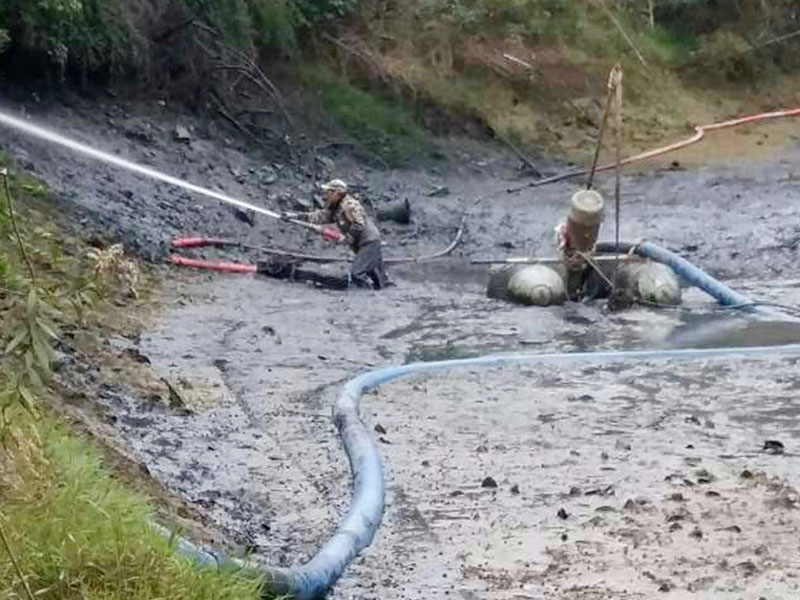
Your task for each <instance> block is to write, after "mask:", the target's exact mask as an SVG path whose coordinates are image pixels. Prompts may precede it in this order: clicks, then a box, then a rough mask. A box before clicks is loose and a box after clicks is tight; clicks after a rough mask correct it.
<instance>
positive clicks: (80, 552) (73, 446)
mask: <svg viewBox="0 0 800 600" xmlns="http://www.w3.org/2000/svg"><path fill="white" fill-rule="evenodd" d="M15 417H16V418H15V420H16V423H17V426H16V430H17V431H18V432H19V433H18V434H16V435H14V436H12V437H8V438H7V439H6V441H5V444H4V445H3V447H2V449H0V455H2V459H3V460H2V462H3V468H2V471H0V476H1V477H3V479H4V480H3V481H0V484H2V487H0V506H2V509H1V510H2V515H3V517H2V525H3V528H4V530H5V533H6V536H7V537H8V540H9V543H10V546H11V548H12V550H13V552H14V553H15V557H16V560H17V562H18V563H19V565H20V568H21V569H22V572H23V573H24V575H25V577H26V579H27V582H28V585H29V586H30V588H31V591H32V592H33V594H34V595H35V597H37V598H39V597H40V598H48V599H59V600H61V599H64V600H66V599H75V600H78V599H81V600H101V599H102V600H117V599H118V600H152V599H153V598H175V599H178V598H181V599H186V600H189V599H191V600H206V599H207V600H212V599H213V600H228V599H230V600H246V599H248V598H252V599H254V600H255V599H256V598H258V597H259V596H258V582H257V581H248V580H245V579H242V578H240V577H237V576H235V575H233V574H225V573H219V572H217V571H215V570H209V569H199V568H197V567H196V566H194V565H192V564H191V563H190V562H189V561H187V560H186V559H183V558H181V557H178V556H177V555H176V554H175V552H174V551H173V548H172V547H171V545H170V542H169V540H166V539H164V538H162V537H161V536H159V535H158V534H157V533H155V532H153V530H152V529H151V528H150V527H149V525H148V523H149V522H150V521H151V520H152V519H153V517H154V515H153V511H152V509H151V508H150V506H149V505H148V503H147V501H146V500H145V499H144V498H143V497H141V496H138V495H135V494H133V493H131V492H129V491H127V490H125V489H123V488H122V486H121V485H120V484H119V483H117V482H116V481H115V480H114V479H113V478H112V477H111V476H110V474H109V473H107V472H106V471H105V470H104V469H103V467H102V465H101V461H100V458H99V456H98V454H97V453H96V452H95V450H94V449H93V448H92V447H91V446H90V445H89V444H87V443H86V442H83V441H80V440H78V439H76V438H75V437H73V436H72V435H70V434H69V433H68V432H67V431H66V430H65V429H64V428H63V427H61V426H59V425H58V424H57V423H56V422H55V420H54V419H52V418H50V417H45V418H42V419H40V420H38V421H37V422H36V423H35V424H34V423H33V421H32V419H31V418H30V416H29V415H27V414H25V413H17V415H15ZM12 474H13V475H12ZM0 554H6V552H5V550H4V549H0ZM0 581H2V582H4V583H3V585H2V588H3V591H2V592H0V598H3V599H6V598H8V599H10V598H25V597H26V595H25V590H24V588H23V586H22V583H21V581H20V580H19V577H18V576H17V574H16V572H15V570H14V567H13V565H12V564H11V561H10V560H8V556H4V559H3V560H0Z"/></svg>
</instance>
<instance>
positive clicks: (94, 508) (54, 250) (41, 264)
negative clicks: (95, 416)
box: [0, 157, 259, 600]
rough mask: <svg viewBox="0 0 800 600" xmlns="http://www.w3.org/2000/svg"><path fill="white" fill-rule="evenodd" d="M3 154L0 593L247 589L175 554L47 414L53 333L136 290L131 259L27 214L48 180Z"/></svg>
mask: <svg viewBox="0 0 800 600" xmlns="http://www.w3.org/2000/svg"><path fill="white" fill-rule="evenodd" d="M3 162H4V160H3V157H0V323H1V325H0V344H1V345H0V348H2V353H0V598H3V599H6V598H8V599H11V598H17V599H18V598H25V599H26V600H29V599H30V600H33V598H51V599H53V600H68V599H69V600H71V599H77V598H82V599H86V600H100V599H101V598H102V599H103V600H115V599H119V600H123V599H124V600H149V599H151V598H192V599H195V598H196V599H207V600H212V599H213V600H247V599H248V598H250V599H253V600H255V599H256V598H258V597H259V594H258V582H257V581H253V580H248V579H245V578H243V577H240V576H237V575H234V574H230V573H228V574H223V573H218V572H216V571H214V570H203V569H198V568H197V567H195V566H194V565H192V564H191V563H190V562H189V561H188V560H187V559H184V558H181V557H180V556H178V555H177V554H176V553H175V551H174V549H173V545H172V543H171V542H170V540H167V539H165V538H163V537H162V536H160V535H158V534H157V533H156V532H155V531H153V529H152V528H151V527H150V525H149V523H150V522H151V520H152V519H153V518H154V512H153V510H152V508H151V507H150V506H149V505H148V503H147V502H146V500H145V499H144V498H142V497H141V496H139V495H137V494H134V493H132V492H130V491H128V490H126V489H124V488H123V486H122V485H121V484H120V483H119V482H118V481H116V480H114V479H113V478H112V476H111V475H110V474H109V473H108V472H107V471H106V470H105V469H104V468H103V466H102V465H101V462H100V458H99V455H98V453H97V452H96V451H95V450H94V449H93V448H92V447H91V446H90V445H89V444H88V443H87V442H83V441H80V440H78V439H77V438H76V437H74V436H73V435H72V434H70V433H69V432H68V431H67V430H66V429H65V428H64V427H63V426H60V425H57V424H56V423H57V420H56V419H55V417H54V416H53V413H52V411H51V410H49V409H48V404H49V402H48V400H49V399H50V398H51V397H53V395H54V394H55V393H56V392H55V391H54V389H53V386H52V382H51V379H52V373H51V367H52V363H53V361H54V358H55V355H56V350H55V349H56V348H57V347H59V344H60V339H61V337H62V335H67V334H69V335H70V338H71V339H73V340H74V339H75V334H76V333H77V332H79V331H81V330H84V329H86V328H87V327H95V326H96V324H97V321H98V319H99V318H100V316H101V315H102V314H104V312H106V311H108V310H109V309H107V308H106V307H107V305H108V301H110V300H113V301H114V303H115V304H118V303H125V304H131V303H135V302H137V296H138V293H139V292H138V287H139V283H140V282H139V279H140V277H139V271H138V268H137V267H136V264H135V263H133V262H132V261H129V260H128V259H126V258H125V257H124V254H123V253H122V251H121V247H120V246H110V247H108V248H102V249H100V248H86V247H84V246H83V245H82V244H79V243H78V242H73V241H70V240H69V239H68V238H65V237H64V236H61V235H58V232H56V231H55V230H53V229H51V228H48V227H46V226H41V225H35V226H34V225H31V224H32V223H37V224H41V223H46V222H48V219H47V216H46V213H44V212H42V211H43V210H45V208H46V207H45V203H44V198H45V196H46V194H47V190H46V189H45V188H44V186H42V185H41V184H39V183H38V182H37V181H35V180H33V179H30V178H28V177H26V176H22V175H16V174H14V173H13V172H11V173H9V172H8V170H7V168H6V167H4V166H3ZM34 205H36V206H38V207H39V208H35V207H34ZM60 349H61V350H62V352H63V351H64V346H61V347H60Z"/></svg>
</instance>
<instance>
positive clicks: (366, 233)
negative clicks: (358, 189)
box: [304, 195, 381, 252]
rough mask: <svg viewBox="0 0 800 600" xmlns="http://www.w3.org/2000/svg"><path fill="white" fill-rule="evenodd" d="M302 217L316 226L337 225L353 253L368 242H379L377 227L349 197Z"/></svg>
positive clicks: (379, 236) (356, 202) (355, 201)
mask: <svg viewBox="0 0 800 600" xmlns="http://www.w3.org/2000/svg"><path fill="white" fill-rule="evenodd" d="M304 217H305V220H306V221H308V222H309V223H314V224H316V225H328V224H335V225H337V226H338V227H339V230H340V231H341V232H342V233H343V234H344V236H345V238H346V240H347V243H348V244H349V245H350V248H352V249H353V252H358V251H359V250H360V249H361V247H362V246H363V245H364V244H366V243H368V242H380V240H381V233H380V231H379V230H378V226H377V225H375V222H374V221H373V220H372V219H370V218H369V216H367V213H366V211H365V210H364V207H363V206H362V205H361V203H360V202H359V201H358V200H356V199H355V198H353V197H352V196H349V195H348V196H345V197H344V198H342V200H341V201H340V202H339V204H337V205H336V206H335V207H333V208H323V209H321V210H315V211H313V212H310V213H306V214H305V215H304Z"/></svg>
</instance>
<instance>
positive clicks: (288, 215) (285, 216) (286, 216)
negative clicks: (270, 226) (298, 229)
mask: <svg viewBox="0 0 800 600" xmlns="http://www.w3.org/2000/svg"><path fill="white" fill-rule="evenodd" d="M299 218H300V213H296V212H291V211H287V212H282V213H281V220H283V221H291V220H293V219H295V220H296V219H299Z"/></svg>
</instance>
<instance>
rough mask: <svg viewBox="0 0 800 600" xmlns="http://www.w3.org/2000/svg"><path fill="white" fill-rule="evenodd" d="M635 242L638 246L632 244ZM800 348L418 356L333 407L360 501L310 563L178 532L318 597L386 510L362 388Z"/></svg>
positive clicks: (676, 262) (736, 301) (366, 381)
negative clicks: (461, 371) (496, 370)
mask: <svg viewBox="0 0 800 600" xmlns="http://www.w3.org/2000/svg"><path fill="white" fill-rule="evenodd" d="M629 247H631V246H629ZM636 252H637V253H638V254H640V255H641V256H645V257H647V258H651V259H653V260H656V261H658V262H663V263H664V264H667V265H668V266H670V267H672V268H673V269H674V270H675V271H676V272H677V273H678V274H679V275H680V276H681V277H683V278H684V279H685V280H687V281H688V282H689V283H691V284H693V285H696V286H697V287H699V288H701V289H702V290H704V291H705V292H707V293H708V294H710V295H712V296H713V297H714V298H716V299H717V300H718V301H719V302H720V303H721V304H724V305H727V306H738V305H744V306H752V305H753V303H752V302H751V301H750V300H749V299H748V298H746V297H745V296H742V295H741V294H738V293H736V292H734V291H733V290H731V289H730V288H728V287H727V286H725V285H724V284H722V283H720V282H719V281H717V280H716V279H714V278H713V277H710V276H708V275H706V274H705V273H703V272H702V271H700V270H699V269H697V267H695V266H694V265H692V264H691V263H689V262H688V261H686V260H683V259H682V258H680V257H678V256H676V255H675V254H673V253H672V252H669V251H668V250H665V249H663V248H660V247H659V246H656V245H655V244H650V243H643V244H639V245H638V246H636ZM797 353H800V344H791V345H786V346H766V347H751V348H709V349H699V350H691V349H689V350H639V351H629V352H576V353H566V354H540V355H535V354H534V355H526V354H524V355H497V356H483V357H479V358H469V359H459V360H446V361H437V362H426V363H414V364H410V365H403V366H395V367H388V368H384V369H378V370H376V371H370V372H368V373H364V374H363V375H359V376H358V377H356V378H355V379H352V380H350V381H349V382H348V383H347V384H346V385H345V387H344V390H342V393H341V395H340V396H339V398H338V399H337V401H336V403H335V404H334V407H333V420H334V423H335V424H336V427H337V429H338V430H339V434H340V435H341V437H342V442H343V443H344V447H345V451H346V452H347V456H348V458H349V460H350V468H351V471H352V473H353V488H354V489H353V501H352V504H351V506H350V510H349V512H348V513H347V516H346V517H345V519H344V521H343V522H342V523H341V525H340V526H339V528H338V529H337V530H336V532H335V533H334V535H333V537H331V538H330V540H328V542H327V543H326V544H325V545H324V546H323V547H322V548H321V549H320V551H319V552H318V553H317V554H316V555H315V556H314V557H313V558H312V559H311V560H310V561H309V562H307V563H306V564H304V565H299V566H297V567H292V568H288V569H284V568H277V567H275V568H273V567H265V566H261V565H257V564H256V563H253V562H244V561H240V560H237V559H227V558H225V557H224V556H220V555H217V554H216V553H214V552H212V551H208V550H204V549H200V548H198V547H197V546H194V545H193V544H191V543H190V542H188V541H186V540H183V539H180V538H178V540H177V547H178V550H179V551H180V552H181V553H183V554H185V555H188V556H190V557H192V558H194V559H195V560H197V561H198V562H200V563H201V564H205V565H208V564H226V565H229V566H232V567H235V568H247V569H253V570H256V571H257V572H260V573H261V574H262V575H263V576H264V578H265V582H266V585H265V594H267V593H277V594H291V595H292V596H294V598H296V599H297V600H317V599H319V598H322V597H324V596H325V594H326V593H327V591H328V589H329V588H330V587H331V586H332V585H333V584H334V583H335V582H336V580H337V579H338V578H339V577H340V576H341V575H342V573H343V572H344V569H345V568H346V567H347V565H348V564H349V563H350V562H351V561H352V560H353V559H354V558H355V557H356V555H357V554H358V553H359V552H360V551H361V550H363V549H364V548H366V547H367V546H368V545H369V544H370V543H371V542H372V538H373V536H374V535H375V532H376V530H377V528H378V525H379V524H380V521H381V517H382V515H383V504H384V479H383V466H382V464H381V458H380V454H379V453H378V448H377V446H376V445H375V442H374V441H373V439H372V436H371V435H370V433H369V430H368V429H367V428H366V426H365V425H364V423H363V422H362V421H361V416H360V410H359V406H360V402H361V397H362V395H363V394H364V393H365V392H366V391H368V390H371V389H374V388H376V387H378V386H380V385H382V384H384V383H386V382H389V381H392V380H394V379H398V378H400V377H404V376H406V375H413V374H418V373H428V372H432V371H443V370H449V369H457V368H474V367H491V366H496V365H504V364H513V363H537V364H552V363H558V364H563V363H568V362H584V363H587V362H588V363H609V362H619V361H631V360H636V361H640V360H655V359H659V360H664V359H670V360H695V359H708V358H717V357H748V356H758V357H763V356H766V355H778V354H797Z"/></svg>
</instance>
